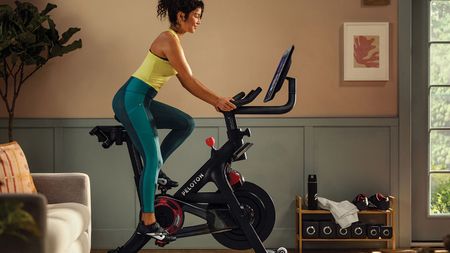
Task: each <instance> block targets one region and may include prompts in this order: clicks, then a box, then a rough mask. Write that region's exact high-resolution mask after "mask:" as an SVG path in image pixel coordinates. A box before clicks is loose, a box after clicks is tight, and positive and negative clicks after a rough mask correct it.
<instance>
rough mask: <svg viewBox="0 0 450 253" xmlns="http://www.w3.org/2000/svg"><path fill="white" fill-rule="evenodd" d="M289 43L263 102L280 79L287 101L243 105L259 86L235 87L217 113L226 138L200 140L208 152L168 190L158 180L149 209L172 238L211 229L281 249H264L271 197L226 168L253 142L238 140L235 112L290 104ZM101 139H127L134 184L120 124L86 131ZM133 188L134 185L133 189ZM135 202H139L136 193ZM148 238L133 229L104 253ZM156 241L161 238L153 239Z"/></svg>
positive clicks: (244, 243) (134, 159)
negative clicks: (208, 188)
mask: <svg viewBox="0 0 450 253" xmlns="http://www.w3.org/2000/svg"><path fill="white" fill-rule="evenodd" d="M293 51H294V46H292V47H290V48H289V49H288V50H286V52H285V53H284V54H283V56H282V58H281V61H280V63H279V65H278V68H277V70H276V72H275V75H274V77H273V80H272V82H271V84H270V86H269V90H268V91H267V94H266V96H265V99H264V102H269V101H271V100H272V99H273V98H274V96H275V94H276V93H277V92H278V91H279V90H280V89H281V87H282V85H283V83H284V81H285V80H287V81H288V83H289V96H288V102H287V103H286V104H285V105H282V106H246V105H247V104H249V103H251V102H252V101H254V100H255V99H256V97H257V96H258V95H259V94H260V92H261V91H262V89H261V88H260V87H258V88H257V89H255V90H252V91H250V92H249V93H248V94H247V95H246V94H245V93H244V92H240V93H239V94H237V95H236V96H234V102H233V103H234V104H235V105H236V106H237V108H236V109H235V110H233V111H230V112H223V114H224V118H225V123H226V127H227V135H228V141H227V142H226V143H225V144H224V145H223V146H222V147H220V148H216V147H215V146H214V139H213V138H212V137H209V138H208V139H207V140H206V143H207V145H208V146H209V147H210V148H211V157H210V159H209V160H208V161H206V163H205V164H204V165H203V166H202V167H201V168H200V169H199V170H198V171H197V172H196V173H195V174H194V175H193V176H192V177H191V178H190V179H189V180H188V181H187V182H186V183H185V184H184V185H182V186H181V187H180V188H179V190H178V191H177V192H176V193H175V194H174V195H170V194H168V193H167V191H168V190H170V188H168V187H166V186H164V185H161V184H159V185H158V189H159V190H160V193H159V194H157V195H156V199H155V214H156V219H157V221H158V223H159V224H160V225H161V226H162V227H163V228H165V229H166V230H167V231H168V232H169V233H170V234H172V235H174V236H176V238H177V239H180V238H185V237H191V236H196V235H203V234H211V235H212V236H213V237H214V239H215V240H216V241H218V242H219V243H220V244H222V245H223V246H225V247H227V248H230V249H235V250H246V249H251V248H253V250H254V251H255V252H256V253H267V252H277V253H287V250H286V249H285V248H283V247H281V248H279V249H277V250H266V248H265V247H264V245H263V241H265V240H266V239H267V238H268V237H269V235H270V233H271V232H272V229H273V226H274V224H275V207H274V204H273V201H272V199H271V197H270V196H269V195H268V194H267V193H266V192H265V191H264V190H263V189H262V188H261V187H259V186H257V185H256V184H254V183H251V182H248V181H245V180H244V178H243V176H242V175H241V174H240V173H239V172H238V171H236V170H233V169H232V168H231V164H232V163H233V162H237V161H241V160H246V159H247V154H246V151H247V150H248V149H249V148H250V147H251V146H252V145H253V144H252V143H250V142H245V143H244V141H243V138H244V136H247V137H250V135H251V133H250V130H249V129H245V130H242V129H240V128H238V126H237V121H236V118H235V115H236V114H283V113H287V112H289V111H290V110H291V109H292V108H293V107H294V105H295V100H296V79H295V78H291V77H287V73H288V71H289V68H290V65H291V57H292V52H293ZM90 134H91V135H96V136H97V137H98V141H99V142H102V146H103V147H104V148H109V147H111V146H112V145H113V144H116V145H122V144H123V143H124V142H125V143H126V144H127V147H128V151H129V155H130V158H131V163H132V167H133V171H134V180H135V184H136V188H137V189H139V180H140V177H141V174H142V169H143V164H142V159H141V157H140V155H139V153H138V151H137V149H136V147H134V146H133V144H132V142H131V140H130V138H129V136H128V135H127V132H126V131H125V129H124V128H123V127H122V126H96V127H95V128H93V129H92V130H91V131H90ZM208 182H212V183H214V185H215V186H216V187H217V191H215V192H200V190H201V189H202V188H203V187H204V186H205V185H206V184H207V183H208ZM138 193H139V190H138ZM138 195H139V194H138ZM139 201H140V203H141V206H142V200H141V196H139ZM185 213H189V214H192V215H195V216H197V217H199V218H201V219H202V220H204V221H205V223H204V224H201V225H194V226H188V227H184V226H183V225H184V218H185ZM149 240H150V237H149V236H147V235H142V234H139V233H137V230H136V231H135V232H134V234H133V235H132V236H131V238H130V239H129V240H128V241H127V242H126V243H125V244H124V245H123V246H121V247H118V248H117V249H114V250H110V251H109V253H136V252H138V251H139V250H140V249H141V248H142V247H143V246H144V245H145V244H146V243H147V242H148V241H149ZM155 244H156V245H158V246H161V247H163V246H165V245H166V244H167V242H164V241H158V240H156V241H155Z"/></svg>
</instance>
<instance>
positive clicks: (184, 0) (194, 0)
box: [157, 0, 205, 26]
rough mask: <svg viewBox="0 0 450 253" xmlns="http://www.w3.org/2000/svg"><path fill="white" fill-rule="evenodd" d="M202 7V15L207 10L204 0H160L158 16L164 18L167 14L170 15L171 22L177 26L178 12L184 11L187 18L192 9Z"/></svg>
mask: <svg viewBox="0 0 450 253" xmlns="http://www.w3.org/2000/svg"><path fill="white" fill-rule="evenodd" d="M197 8H201V9H202V15H203V11H204V10H205V4H204V3H203V1H202V0H159V1H158V10H157V14H158V15H157V16H158V17H159V18H160V19H161V20H162V19H163V18H165V17H166V16H169V21H170V24H171V25H173V26H177V24H178V22H177V14H178V12H180V11H181V12H183V13H184V15H185V19H187V17H188V16H189V13H191V11H193V10H195V9H197Z"/></svg>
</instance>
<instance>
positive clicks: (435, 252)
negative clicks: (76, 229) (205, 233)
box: [91, 249, 448, 253]
mask: <svg viewBox="0 0 450 253" xmlns="http://www.w3.org/2000/svg"><path fill="white" fill-rule="evenodd" d="M107 252H108V251H107V250H92V251H91V253H107ZM297 252H298V251H296V250H293V249H291V250H289V253H297ZM303 252H304V253H344V252H345V253H372V252H373V253H375V252H376V253H448V251H446V250H439V249H403V250H396V251H392V250H382V251H377V250H368V249H364V250H339V251H333V250H320V251H307V250H303ZM139 253H254V251H253V250H244V251H243V250H240V251H236V250H192V249H191V250H187V249H186V250H183V249H177V250H161V249H159V250H156V249H152V250H141V251H140V252H139Z"/></svg>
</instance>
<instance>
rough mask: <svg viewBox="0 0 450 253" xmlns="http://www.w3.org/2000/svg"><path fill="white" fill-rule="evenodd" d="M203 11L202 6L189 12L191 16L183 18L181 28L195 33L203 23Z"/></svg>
mask: <svg viewBox="0 0 450 253" xmlns="http://www.w3.org/2000/svg"><path fill="white" fill-rule="evenodd" d="M202 11H203V10H202V8H197V9H195V10H193V11H191V12H190V13H189V17H188V18H187V19H186V20H184V19H181V22H180V26H181V29H182V30H183V31H185V32H190V33H194V32H195V31H196V30H197V27H198V26H199V25H200V23H201V19H202Z"/></svg>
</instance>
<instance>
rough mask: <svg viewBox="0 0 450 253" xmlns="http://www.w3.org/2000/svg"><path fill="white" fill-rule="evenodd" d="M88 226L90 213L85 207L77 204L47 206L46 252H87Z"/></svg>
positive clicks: (88, 244) (88, 247)
mask: <svg viewBox="0 0 450 253" xmlns="http://www.w3.org/2000/svg"><path fill="white" fill-rule="evenodd" d="M89 225H90V213H89V209H88V208H87V206H85V205H82V204H79V203H59V204H50V205H48V206H47V227H48V230H47V238H46V248H47V251H48V252H61V253H65V252H89V249H90V243H89V235H88V233H87V231H88V228H89ZM77 249H78V250H77ZM79 249H81V250H79Z"/></svg>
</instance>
